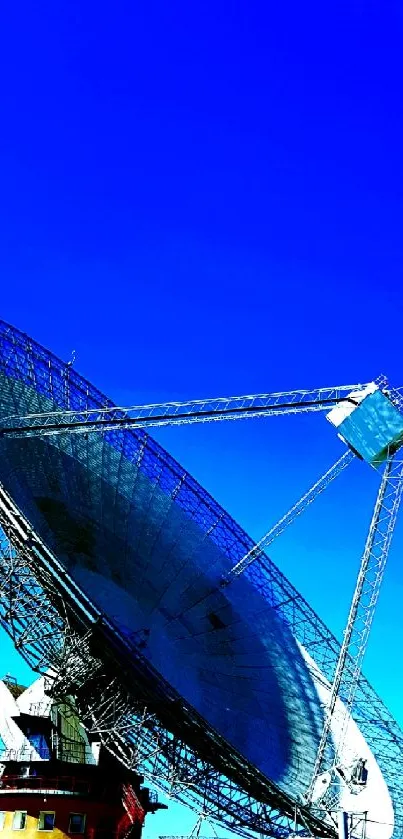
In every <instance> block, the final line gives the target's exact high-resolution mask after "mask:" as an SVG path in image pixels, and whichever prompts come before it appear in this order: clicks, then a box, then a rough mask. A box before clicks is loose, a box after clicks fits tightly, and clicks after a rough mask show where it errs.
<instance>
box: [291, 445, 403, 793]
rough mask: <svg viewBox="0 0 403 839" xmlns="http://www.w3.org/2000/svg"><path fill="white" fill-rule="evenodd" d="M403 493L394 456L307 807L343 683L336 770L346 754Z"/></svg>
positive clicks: (402, 468)
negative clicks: (372, 626)
mask: <svg viewBox="0 0 403 839" xmlns="http://www.w3.org/2000/svg"><path fill="white" fill-rule="evenodd" d="M402 490H403V463H402V461H401V460H397V459H396V458H395V457H393V456H391V457H390V458H389V459H388V460H387V462H386V466H385V469H384V472H383V475H382V480H381V484H380V487H379V491H378V496H377V499H376V503H375V507H374V512H373V516H372V520H371V524H370V528H369V531H368V536H367V541H366V544H365V548H364V552H363V555H362V559H361V563H360V569H359V572H358V577H357V582H356V586H355V591H354V594H353V599H352V601H351V606H350V611H349V615H348V619H347V624H346V629H345V631H344V638H343V643H342V646H341V648H340V653H339V658H338V661H337V665H336V669H335V673H334V678H333V683H332V688H331V692H330V697H329V702H328V706H327V708H326V718H325V722H324V726H323V730H322V735H321V739H320V742H319V747H318V752H317V756H316V761H315V767H314V772H313V775H312V782H311V785H310V788H309V790H308V793H307V803H308V804H310V803H311V802H312V795H313V790H314V785H315V781H316V778H317V777H318V775H319V774H320V773H321V771H322V770H323V769H328V768H329V767H324V766H323V760H324V758H325V755H326V748H327V745H328V743H329V738H330V731H331V724H332V717H333V713H334V709H335V705H336V701H337V698H338V696H339V693H340V689H341V686H342V683H343V684H344V686H345V689H344V691H343V694H344V702H345V714H344V720H343V725H342V730H341V734H340V737H339V741H338V743H337V744H336V752H335V756H334V761H333V766H334V765H337V763H338V762H339V758H340V756H341V754H342V750H343V745H344V738H345V734H346V729H347V724H348V720H349V716H350V713H351V709H352V705H353V701H354V696H355V692H356V689H357V685H358V681H359V678H360V675H361V667H362V660H363V657H364V652H365V648H366V645H367V641H368V636H369V631H370V628H371V624H372V620H373V616H374V613H375V607H376V603H377V600H378V595H379V590H380V586H381V582H382V578H383V573H384V570H385V565H386V560H387V557H388V553H389V548H390V544H391V540H392V535H393V531H394V527H395V524H396V518H397V513H398V510H399V505H400V501H401V497H402Z"/></svg>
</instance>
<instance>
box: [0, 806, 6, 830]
mask: <svg viewBox="0 0 403 839" xmlns="http://www.w3.org/2000/svg"><path fill="white" fill-rule="evenodd" d="M5 820H6V814H5V812H4V810H0V830H3V828H4V822H5Z"/></svg>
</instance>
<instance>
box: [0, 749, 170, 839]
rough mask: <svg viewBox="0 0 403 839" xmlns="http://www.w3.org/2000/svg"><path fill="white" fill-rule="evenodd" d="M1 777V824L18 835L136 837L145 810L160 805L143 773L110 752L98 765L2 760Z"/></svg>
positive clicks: (95, 838) (89, 838) (103, 838)
mask: <svg viewBox="0 0 403 839" xmlns="http://www.w3.org/2000/svg"><path fill="white" fill-rule="evenodd" d="M2 768H3V774H2V777H1V779H0V819H1V824H0V827H3V830H2V833H3V835H4V836H5V839H6V836H7V839H8V834H9V835H10V837H11V834H12V835H13V839H17V837H16V835H15V832H16V831H19V832H23V833H24V839H33V837H35V838H36V839H39V834H40V833H46V834H47V835H49V834H52V837H54V839H56V838H57V839H61V837H66V836H69V837H72V839H73V838H74V837H75V839H79V837H82V838H83V839H84V837H85V839H129V837H130V839H140V837H141V832H142V827H143V824H144V819H145V816H146V814H147V813H150V812H155V810H157V809H159V808H160V807H161V805H160V804H159V803H158V801H157V800H156V797H154V796H153V795H152V794H151V793H150V791H149V790H148V789H147V788H144V787H142V786H141V782H142V780H143V779H142V778H141V776H139V775H137V774H136V773H134V772H129V771H128V770H126V769H124V768H123V767H122V766H120V765H119V764H117V762H116V761H114V760H113V759H112V758H110V757H109V755H106V756H105V755H104V756H101V757H100V761H99V764H98V765H97V766H94V765H93V766H91V765H85V764H73V763H63V762H61V761H52V760H50V761H43V762H41V763H38V762H36V763H35V764H34V763H30V764H27V763H26V762H23V763H22V762H16V761H7V762H6V763H3V764H2Z"/></svg>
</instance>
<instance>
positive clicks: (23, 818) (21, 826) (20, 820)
mask: <svg viewBox="0 0 403 839" xmlns="http://www.w3.org/2000/svg"><path fill="white" fill-rule="evenodd" d="M26 823H27V811H26V810H16V811H15V813H14V816H13V830H25V825H26Z"/></svg>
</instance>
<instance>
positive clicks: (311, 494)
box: [223, 451, 355, 586]
mask: <svg viewBox="0 0 403 839" xmlns="http://www.w3.org/2000/svg"><path fill="white" fill-rule="evenodd" d="M353 460H355V455H354V454H353V453H352V452H351V451H346V452H344V454H342V456H341V457H340V458H339V460H337V461H336V463H334V464H333V466H331V467H330V469H328V471H327V472H325V474H324V475H322V476H321V477H320V478H319V480H318V481H316V483H315V484H314V485H313V486H312V487H310V489H308V490H307V492H306V493H305V494H304V495H303V496H302V498H300V499H299V501H297V503H296V504H294V506H293V507H291V509H290V510H288V511H287V513H285V515H284V516H283V517H282V518H281V519H280V520H279V521H278V522H276V524H275V525H273V527H271V528H270V530H269V531H268V532H267V533H266V535H265V536H263V537H262V539H260V541H259V542H257V544H256V545H254V547H253V548H251V549H250V551H248V553H247V554H245V556H244V557H243V558H242V559H240V560H239V562H237V563H236V565H234V567H233V568H231V571H230V572H229V574H228V575H227V577H226V578H225V580H224V581H223V586H225V585H228V583H230V582H231V580H233V579H235V578H236V577H239V575H240V574H242V573H243V572H244V571H245V570H246V568H249V566H250V565H252V562H255V560H256V559H259V557H261V556H262V554H263V553H264V551H265V550H266V549H267V548H268V547H269V545H271V544H272V542H274V540H275V539H277V536H280V534H281V533H283V532H284V530H286V528H287V527H289V526H290V524H292V523H293V521H295V519H296V518H297V517H298V516H299V515H301V513H302V512H303V511H304V510H306V508H307V507H308V506H309V504H312V501H314V500H315V498H317V497H318V495H320V494H321V493H322V492H323V491H324V490H325V489H326V488H327V487H328V486H329V484H330V483H331V482H332V481H333V480H334V479H335V478H337V476H338V475H340V472H343V470H344V469H345V468H346V466H348V465H349V464H350V463H351V462H352V461H353Z"/></svg>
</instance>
